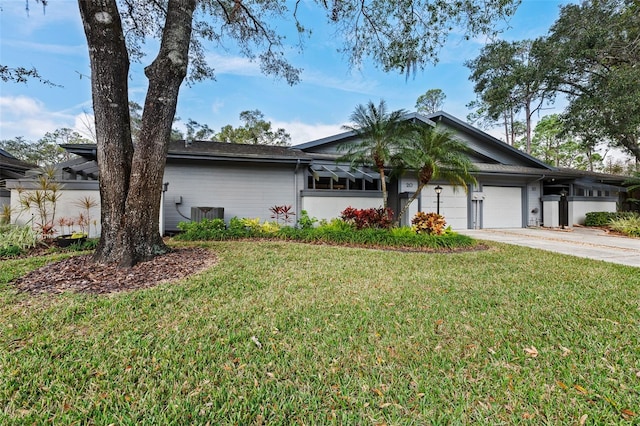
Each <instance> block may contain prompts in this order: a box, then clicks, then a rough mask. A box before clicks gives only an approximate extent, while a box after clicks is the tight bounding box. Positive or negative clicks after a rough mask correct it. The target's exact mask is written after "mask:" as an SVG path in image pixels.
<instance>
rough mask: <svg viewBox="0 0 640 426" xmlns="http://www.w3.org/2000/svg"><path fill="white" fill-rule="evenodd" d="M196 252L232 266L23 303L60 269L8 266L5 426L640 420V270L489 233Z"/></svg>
mask: <svg viewBox="0 0 640 426" xmlns="http://www.w3.org/2000/svg"><path fill="white" fill-rule="evenodd" d="M199 245H205V246H209V247H211V248H213V249H214V250H215V251H216V252H217V253H218V255H219V257H220V262H219V264H218V265H217V266H215V267H214V268H212V269H210V270H208V271H206V272H204V273H201V274H199V275H198V276H194V277H192V278H190V279H187V280H184V281H181V282H179V283H173V284H163V285H161V286H159V287H157V288H153V289H149V290H144V291H137V292H131V293H126V294H115V295H111V296H96V295H79V294H62V295H56V296H38V297H34V296H29V295H25V294H18V293H16V292H15V291H14V290H13V288H12V287H11V285H10V284H8V283H7V282H8V281H9V280H10V279H12V278H13V277H16V276H18V275H20V274H22V273H24V272H25V271H27V270H29V269H32V268H35V267H37V266H38V265H40V264H42V263H43V262H44V261H45V260H44V259H38V260H10V261H5V262H3V264H2V265H1V266H0V320H1V321H0V323H1V326H0V327H1V329H0V331H1V332H0V424H44V423H52V424H72V423H75V424H91V423H94V424H110V423H115V424H147V425H156V424H176V425H182V424H207V423H208V422H209V423H210V424H212V425H213V424H216V425H220V424H222V425H224V424H241V425H244V424H261V423H265V424H306V425H313V424H345V425H346V424H349V425H351V424H365V425H366V424H372V425H373V424H402V425H406V424H415V425H422V424H451V423H453V424H467V423H474V424H492V425H493V424H520V423H521V424H535V425H539V424H550V425H557V424H578V423H579V422H580V419H581V418H582V417H583V416H584V415H586V416H587V420H586V424H637V423H638V421H639V417H640V270H639V269H637V268H632V267H626V266H622V265H613V264H607V263H604V262H595V261H591V260H586V259H579V258H573V257H569V256H562V255H558V254H552V253H547V252H542V251H536V250H532V249H527V248H523V247H515V246H507V245H501V244H493V243H492V244H490V249H489V250H485V251H476V252H466V253H456V254H430V253H401V252H395V251H391V252H387V251H380V250H367V249H351V248H344V247H332V246H316V245H305V244H299V243H287V242H210V243H199ZM255 341H258V342H260V344H261V348H260V347H258V345H257V344H256V342H255ZM534 348H535V351H534ZM536 351H537V356H533V355H536ZM634 414H635V415H634Z"/></svg>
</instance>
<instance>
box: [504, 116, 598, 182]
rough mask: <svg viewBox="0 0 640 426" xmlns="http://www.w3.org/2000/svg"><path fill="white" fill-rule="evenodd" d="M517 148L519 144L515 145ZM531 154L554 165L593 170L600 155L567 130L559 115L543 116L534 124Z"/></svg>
mask: <svg viewBox="0 0 640 426" xmlns="http://www.w3.org/2000/svg"><path fill="white" fill-rule="evenodd" d="M516 147H518V148H519V146H517V145H516ZM531 155H533V156H534V157H536V158H539V159H541V160H542V161H544V162H545V163H547V164H550V165H552V166H555V167H569V168H573V169H579V170H587V169H589V167H591V169H590V170H593V166H594V164H595V162H596V161H597V159H598V158H599V159H600V161H601V160H602V157H600V156H599V154H597V153H595V152H593V147H591V146H589V145H588V144H583V143H581V142H580V141H579V140H578V139H577V138H576V137H575V136H574V135H573V134H571V133H570V132H568V131H567V129H565V127H564V123H563V121H562V120H561V118H560V115H558V114H553V115H548V116H545V117H543V118H542V119H541V120H540V121H538V123H537V124H536V127H535V130H534V132H533V138H532V141H531Z"/></svg>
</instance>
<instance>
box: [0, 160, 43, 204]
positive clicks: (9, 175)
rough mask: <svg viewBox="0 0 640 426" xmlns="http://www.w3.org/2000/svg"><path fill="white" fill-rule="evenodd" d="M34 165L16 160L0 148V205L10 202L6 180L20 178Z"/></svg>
mask: <svg viewBox="0 0 640 426" xmlns="http://www.w3.org/2000/svg"><path fill="white" fill-rule="evenodd" d="M35 167H37V166H36V165H35V164H30V163H27V162H25V161H22V160H18V159H17V158H16V157H14V156H13V155H11V154H9V153H8V152H7V151H5V150H4V149H0V207H2V206H4V205H9V204H11V192H10V191H9V190H8V189H7V188H6V181H7V180H9V179H20V178H21V177H23V176H24V175H25V173H26V172H27V170H31V169H33V168H35Z"/></svg>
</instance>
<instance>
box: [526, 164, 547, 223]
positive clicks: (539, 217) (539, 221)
mask: <svg viewBox="0 0 640 426" xmlns="http://www.w3.org/2000/svg"><path fill="white" fill-rule="evenodd" d="M545 177H547V175H542V176H540V177H539V178H538V179H535V180H532V181H531V182H527V192H529V185H530V184H532V183H536V182H540V181H541V180H543V179H544V178H545ZM541 189H542V190H541V191H540V196H539V197H538V201H539V202H540V216H538V225H537V226H540V225H541V224H542V225H544V209H543V207H544V203H543V202H542V196H543V195H544V194H543V192H544V185H543V188H541ZM527 198H528V197H527ZM528 215H529V213H528V212H527V223H528V222H529V220H528Z"/></svg>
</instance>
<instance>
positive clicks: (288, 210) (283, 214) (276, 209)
mask: <svg viewBox="0 0 640 426" xmlns="http://www.w3.org/2000/svg"><path fill="white" fill-rule="evenodd" d="M269 211H271V219H275V220H276V222H278V223H280V221H282V223H283V224H287V223H291V221H292V216H295V215H296V214H295V213H294V211H293V207H292V206H290V205H289V206H273V207H270V208H269Z"/></svg>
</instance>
